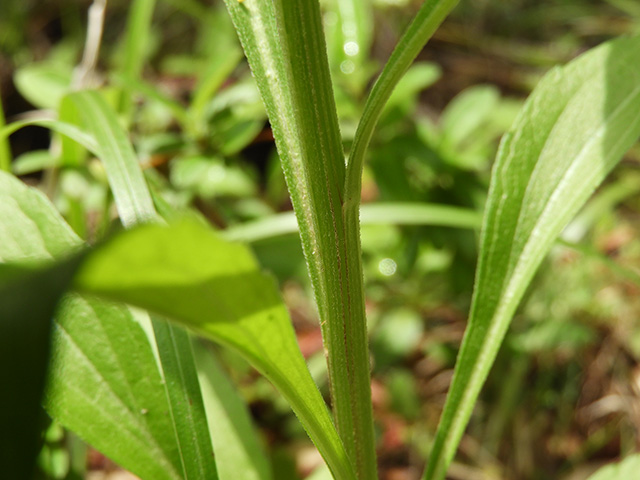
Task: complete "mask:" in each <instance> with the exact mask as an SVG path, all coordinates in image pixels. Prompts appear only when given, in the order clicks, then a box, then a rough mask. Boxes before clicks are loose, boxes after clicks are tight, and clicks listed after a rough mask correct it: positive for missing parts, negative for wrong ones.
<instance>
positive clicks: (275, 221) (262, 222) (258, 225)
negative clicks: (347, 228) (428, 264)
mask: <svg viewBox="0 0 640 480" xmlns="http://www.w3.org/2000/svg"><path fill="white" fill-rule="evenodd" d="M481 220H482V218H481V216H480V214H479V213H477V212H475V211H473V210H470V209H465V208H460V207H453V206H449V205H438V204H430V203H370V204H366V205H363V206H362V207H361V208H360V222H361V223H362V224H363V225H371V224H389V225H436V226H441V227H454V228H479V227H480V222H481ZM297 231H298V224H297V223H296V217H295V215H294V214H293V212H285V213H278V214H275V215H271V216H269V217H265V218H262V219H259V220H253V221H250V222H246V223H242V224H239V225H234V226H232V227H230V228H228V229H227V230H225V231H224V232H222V234H223V235H224V237H225V238H226V239H227V240H238V241H242V242H256V241H258V240H263V239H265V238H271V237H276V236H278V235H285V234H288V233H295V232H297Z"/></svg>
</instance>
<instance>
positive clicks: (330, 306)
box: [274, 0, 377, 479]
mask: <svg viewBox="0 0 640 480" xmlns="http://www.w3.org/2000/svg"><path fill="white" fill-rule="evenodd" d="M274 7H275V11H276V21H277V24H278V27H279V35H280V39H281V44H282V48H283V51H284V58H285V59H286V60H287V62H286V64H285V68H286V74H287V77H288V80H289V86H290V89H291V95H292V97H293V101H294V105H295V107H296V108H294V111H293V113H294V115H295V117H296V118H295V119H296V123H297V128H298V129H299V130H298V134H299V137H300V144H301V148H302V152H301V153H302V163H303V168H304V178H305V180H306V182H305V183H306V184H305V185H302V187H303V188H304V190H303V191H306V192H307V194H308V197H309V201H308V202H302V205H300V204H298V205H295V204H294V207H295V208H296V209H297V210H299V209H307V215H309V213H310V217H311V219H312V224H313V226H312V229H313V230H312V232H311V235H312V237H314V238H312V239H310V240H311V241H307V242H303V244H304V245H305V247H306V248H305V255H306V258H307V263H308V265H309V270H310V273H311V278H312V282H313V287H314V291H315V296H316V301H317V304H318V311H319V315H320V321H321V325H322V332H323V338H324V342H325V346H326V351H327V361H328V367H329V385H330V390H331V399H332V402H333V410H334V415H335V421H336V426H337V429H338V433H339V434H340V437H341V438H342V441H343V443H344V445H345V448H346V450H347V453H348V455H349V456H350V457H351V459H352V461H353V462H354V464H355V468H356V473H357V475H358V478H360V479H374V478H377V464H376V454H375V440H374V432H373V411H372V406H371V385H370V369H369V350H368V343H367V323H366V316H365V308H364V287H363V277H362V260H361V257H360V250H359V248H358V247H359V243H356V244H353V242H351V243H350V242H349V240H350V239H349V237H348V236H347V232H348V231H349V230H352V229H353V227H352V228H348V227H347V226H346V225H345V221H344V217H343V215H342V206H343V201H342V199H343V185H344V176H345V165H344V153H343V150H342V142H341V138H340V132H339V129H338V119H337V115H336V108H335V102H334V97H333V91H332V87H331V78H330V75H329V64H328V60H327V54H326V44H325V40H324V34H323V29H322V22H321V16H320V8H319V4H318V2H317V0H305V1H300V2H295V3H294V2H289V1H286V0H276V1H275V2H274ZM299 187H300V186H299ZM357 242H359V238H358V239H357ZM309 247H311V250H310V251H309Z"/></svg>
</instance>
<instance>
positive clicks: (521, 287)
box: [425, 37, 640, 480]
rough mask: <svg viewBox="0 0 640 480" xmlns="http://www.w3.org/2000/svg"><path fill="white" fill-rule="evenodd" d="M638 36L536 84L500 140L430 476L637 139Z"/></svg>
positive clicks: (436, 473)
mask: <svg viewBox="0 0 640 480" xmlns="http://www.w3.org/2000/svg"><path fill="white" fill-rule="evenodd" d="M639 64H640V37H634V38H624V39H619V40H615V41H612V42H607V43H605V44H603V45H601V46H600V47H598V48H596V49H593V50H592V51H590V52H588V53H586V54H584V55H582V56H581V57H579V58H578V59H576V60H574V61H573V62H571V63H569V64H568V65H567V66H565V67H563V68H556V69H554V70H552V71H551V72H550V73H549V74H548V75H547V76H546V77H545V78H544V79H543V80H542V81H541V82H540V84H539V85H538V86H537V87H536V89H535V91H534V92H533V94H532V95H531V97H530V98H529V99H528V101H527V102H526V104H525V106H524V108H523V110H522V112H521V114H520V116H519V117H518V119H517V120H516V122H515V124H514V126H513V127H512V129H511V130H510V131H509V132H508V133H507V134H506V135H505V137H504V138H503V140H502V143H501V146H500V149H499V152H498V157H497V162H496V165H495V167H494V170H493V175H492V182H491V187H490V190H489V197H488V201H487V206H486V213H485V218H484V224H483V229H482V234H481V239H480V258H479V262H478V270H477V273H476V285H475V290H474V295H473V300H472V306H471V312H470V318H469V326H468V327H467V331H466V333H465V337H464V340H463V342H462V347H461V350H460V353H459V356H458V361H457V363H456V369H455V373H454V377H453V381H452V384H451V388H450V391H449V396H448V398H447V402H446V405H445V409H444V412H443V414H442V418H441V421H440V425H439V427H438V433H437V435H436V441H435V444H434V447H433V450H432V453H431V456H430V458H429V464H428V468H427V471H426V473H425V478H426V479H428V480H432V479H441V478H444V476H445V473H446V470H447V467H448V465H449V463H450V461H451V459H452V458H453V456H454V454H455V450H456V448H457V445H458V443H459V441H460V438H461V436H462V433H463V431H464V428H465V426H466V425H467V422H468V420H469V417H470V415H471V411H472V409H473V405H474V403H475V401H476V398H477V396H478V393H479V392H480V389H481V387H482V384H483V383H484V381H485V379H486V377H487V375H488V372H489V369H490V368H491V365H492V363H493V361H494V359H495V356H496V354H497V351H498V349H499V348H500V344H501V343H502V340H503V338H504V335H505V333H506V331H507V328H508V326H509V323H510V321H511V317H512V316H513V314H514V312H515V309H516V308H517V306H518V303H519V302H520V299H521V298H522V295H523V294H524V292H525V290H526V288H527V286H528V285H529V283H530V281H531V279H532V277H533V275H534V273H535V271H536V270H537V268H538V266H539V265H540V263H541V261H542V260H543V258H544V256H545V255H546V254H547V252H548V251H549V249H550V247H551V245H552V244H553V242H554V241H555V239H556V237H557V236H558V235H559V234H560V233H561V231H562V229H563V228H564V227H565V226H566V224H567V223H568V222H569V220H570V219H571V218H572V217H573V216H574V215H575V214H576V213H577V211H578V210H579V209H580V207H581V206H582V205H583V204H584V203H585V202H586V201H587V199H588V197H589V195H590V194H591V193H592V192H593V190H594V189H595V187H596V186H597V185H598V184H599V183H600V182H601V181H602V180H603V179H604V178H605V176H606V175H607V173H608V172H609V171H610V170H611V169H612V168H613V167H614V166H615V165H616V163H617V162H618V161H619V160H620V158H621V157H622V156H623V154H624V153H625V152H626V151H627V150H628V149H629V148H630V147H631V145H632V144H633V143H634V142H635V141H636V140H637V139H638V135H640V71H638V69H637V68H636V66H637V65H639Z"/></svg>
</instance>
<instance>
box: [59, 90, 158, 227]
mask: <svg viewBox="0 0 640 480" xmlns="http://www.w3.org/2000/svg"><path fill="white" fill-rule="evenodd" d="M63 102H72V103H73V104H74V105H75V106H76V108H77V109H78V111H79V112H80V115H81V117H82V122H83V125H84V127H85V128H86V130H87V131H88V132H89V133H90V134H91V135H92V136H93V137H94V138H95V140H96V142H97V143H98V151H97V152H96V154H97V155H98V157H99V158H100V159H101V160H102V161H103V164H104V166H105V170H106V172H107V178H108V179H109V185H110V186H111V189H112V191H113V196H114V198H115V202H116V206H117V207H118V213H119V215H120V218H121V220H122V223H123V224H124V225H132V224H134V223H135V222H136V221H137V222H140V221H148V220H152V219H153V218H154V216H155V210H154V209H153V202H152V201H151V195H150V194H149V190H148V188H147V184H146V183H145V180H144V177H143V175H142V170H141V169H140V166H139V164H138V160H137V157H136V155H135V152H134V151H133V147H132V146H131V143H130V142H129V139H128V138H127V136H126V133H125V132H124V130H123V129H122V127H121V126H120V125H119V124H118V119H117V117H116V115H115V113H114V112H113V110H112V109H111V108H109V106H108V105H107V103H106V102H105V100H104V99H103V98H102V97H101V96H100V94H99V93H98V92H95V91H89V90H85V91H81V92H75V93H72V94H69V95H67V96H66V97H65V98H64V99H63Z"/></svg>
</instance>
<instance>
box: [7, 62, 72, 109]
mask: <svg viewBox="0 0 640 480" xmlns="http://www.w3.org/2000/svg"><path fill="white" fill-rule="evenodd" d="M13 81H14V82H15V85H16V88H17V89H18V92H20V94H21V95H22V96H23V97H24V98H26V99H27V100H28V101H29V103H31V104H33V105H34V106H35V107H37V108H47V109H50V110H57V109H58V106H59V104H60V101H61V99H62V97H63V96H64V95H65V93H67V92H68V91H69V88H70V85H71V68H70V67H69V66H68V65H62V64H57V63H35V64H30V65H25V66H24V67H21V68H20V69H19V70H18V71H16V73H15V75H14V78H13Z"/></svg>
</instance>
